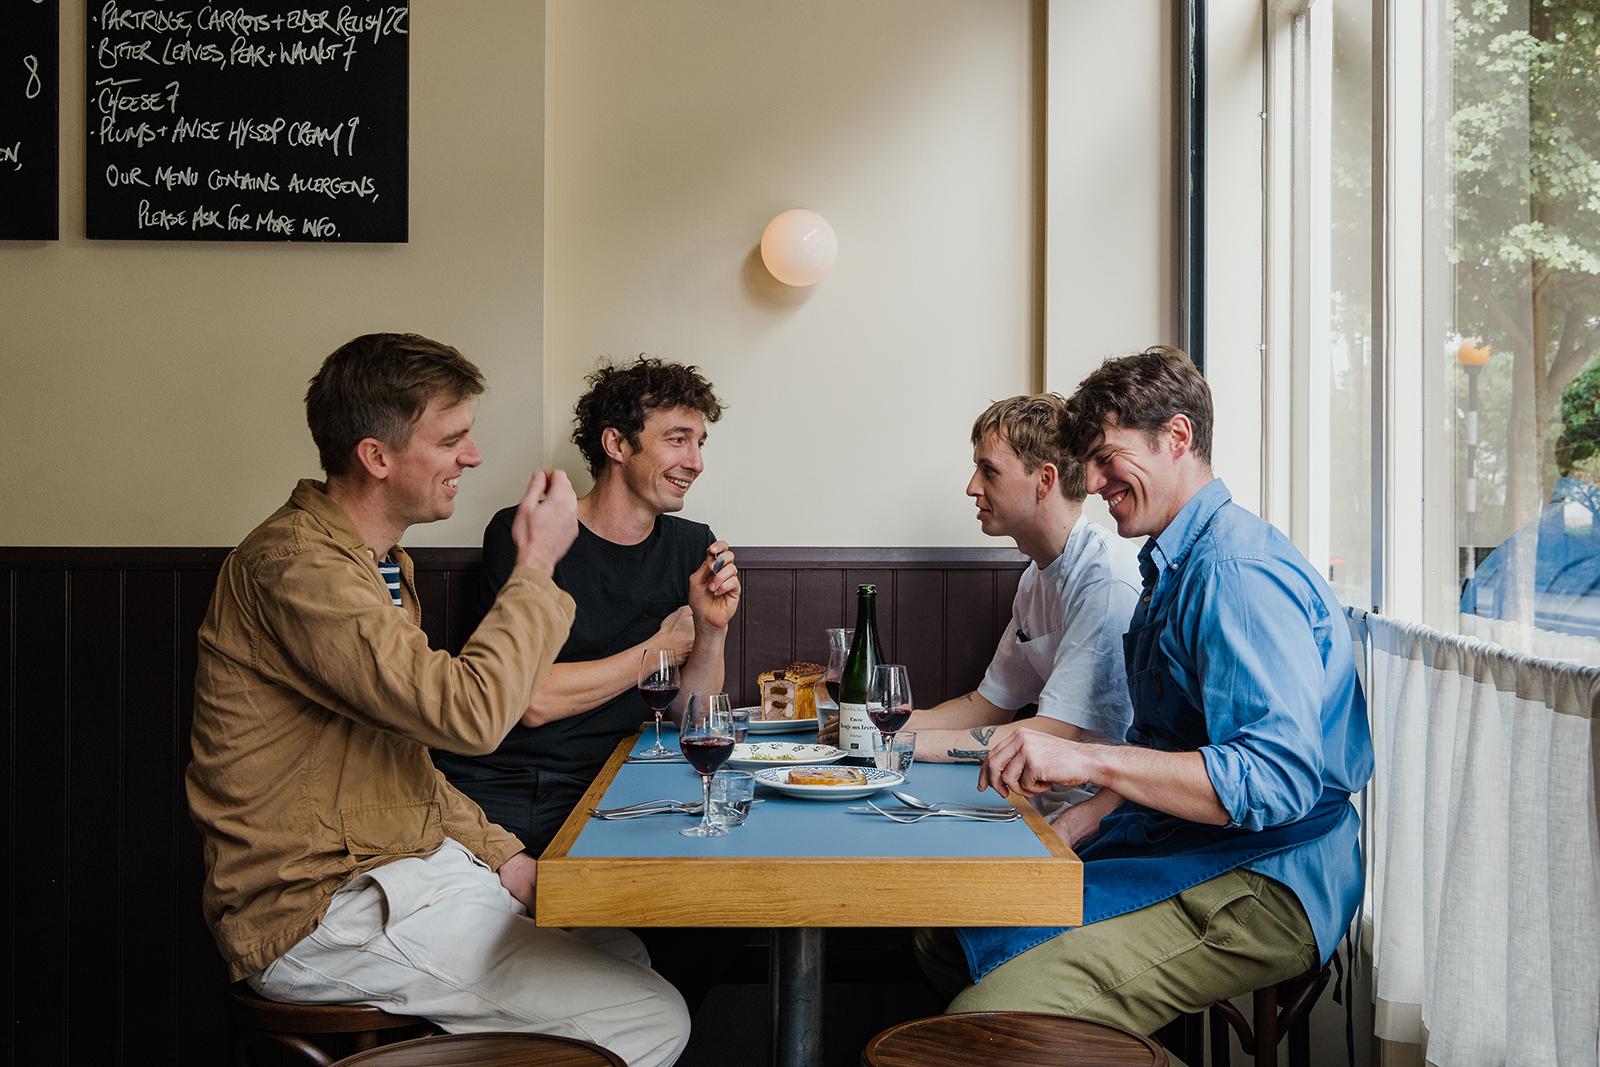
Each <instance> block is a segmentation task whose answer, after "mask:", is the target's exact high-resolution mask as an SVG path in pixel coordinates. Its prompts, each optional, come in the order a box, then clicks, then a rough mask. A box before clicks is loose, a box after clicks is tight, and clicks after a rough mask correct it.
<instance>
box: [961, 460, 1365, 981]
mask: <svg viewBox="0 0 1600 1067" xmlns="http://www.w3.org/2000/svg"><path fill="white" fill-rule="evenodd" d="M1140 567H1141V570H1142V572H1143V577H1144V590H1143V593H1142V595H1141V596H1140V601H1139V606H1138V608H1137V610H1136V611H1135V613H1134V616H1133V621H1132V622H1131V623H1130V627H1129V632H1128V635H1127V637H1126V639H1125V653H1126V656H1125V658H1126V662H1127V669H1128V686H1129V690H1130V692H1131V695H1132V698H1133V715H1134V718H1133V726H1132V727H1131V728H1130V730H1129V731H1128V741H1129V743H1130V744H1136V745H1143V746H1146V747H1149V748H1155V749H1161V750H1164V751H1170V752H1193V751H1198V752H1200V754H1201V756H1202V758H1203V759H1204V760H1205V767H1206V773H1207V774H1208V775H1209V777H1210V779H1211V784H1212V786H1213V787H1214V788H1215V790H1216V793H1217V799H1218V800H1219V801H1220V802H1221V804H1222V807H1223V809H1224V810H1225V811H1226V812H1227V814H1228V819H1229V822H1228V825H1227V826H1226V827H1212V826H1203V825H1201V824H1198V823H1193V822H1189V821H1188V820H1184V819H1179V818H1177V817H1176V816H1172V815H1167V814H1165V813H1162V812H1158V811H1154V810H1152V809H1150V808H1145V807H1142V806H1140V805H1137V804H1132V803H1129V804H1124V805H1123V806H1122V807H1120V808H1118V809H1117V811H1116V812H1114V813H1113V814H1112V815H1111V816H1109V817H1108V818H1107V819H1105V820H1104V821H1103V822H1102V823H1101V827H1100V832H1099V833H1098V835H1097V836H1096V837H1095V838H1093V839H1092V840H1091V841H1089V842H1088V843H1087V844H1085V845H1084V846H1083V847H1081V848H1080V849H1079V850H1078V852H1079V855H1080V856H1081V857H1082V858H1083V860H1084V919H1085V921H1086V922H1096V921H1099V920H1101V919H1107V918H1111V917H1113V916H1116V915H1121V914H1125V913H1127V912H1130V911H1134V910H1136V909H1138V908H1141V907H1144V906H1146V905H1149V904H1152V903H1155V902H1157V901H1160V900H1165V899H1167V898H1169V897H1171V896H1174V895H1176V894H1178V893H1181V892H1182V891H1183V890H1185V889H1187V888H1189V887H1190V886H1193V885H1197V884H1199V883H1200V882H1202V881H1205V880H1207V879H1209V878H1213V877H1216V876H1217V875H1219V874H1222V873H1224V872H1226V871H1229V870H1232V869H1234V868H1237V867H1244V868H1246V869H1248V870H1253V871H1258V872H1260V873H1261V874H1264V875H1266V876H1268V877H1269V878H1273V879H1275V880H1276V881H1278V882H1281V883H1283V884H1284V885H1286V886H1287V887H1288V888H1289V889H1290V890H1292V891H1293V892H1294V894H1295V896H1296V897H1297V898H1298V899H1299V901H1300V904H1301V906H1302V907H1303V908H1304V909H1305V913H1306V917H1307V919H1309V920H1310V923H1311V929H1312V931H1313V933H1314V934H1315V936H1316V939H1317V947H1318V949H1319V950H1320V951H1321V955H1322V958H1323V959H1327V958H1328V957H1329V956H1331V955H1332V954H1333V951H1334V949H1335V948H1336V947H1337V946H1338V943H1339V938H1340V936H1341V935H1342V934H1343V932H1344V931H1345V929H1346V928H1347V927H1348V926H1349V923H1350V920H1351V918H1352V917H1353V916H1354V915H1355V911H1356V906H1357V904H1358V903H1359V902H1360V899H1361V889H1362V866H1361V854H1360V848H1359V842H1358V837H1359V820H1358V817H1357V815H1356V811H1355V809H1354V807H1352V806H1351V804H1350V794H1352V793H1354V792H1356V791H1357V790H1359V789H1361V788H1362V786H1363V785H1365V784H1366V781H1367V778H1368V777H1369V776H1370V775H1371V773H1372V742H1371V736H1370V734H1369V732H1368V728H1367V716H1366V701H1365V699H1364V698H1363V696H1362V693H1361V687H1360V684H1359V682H1358V680H1357V677H1356V669H1355V651H1354V643H1353V642H1352V641H1351V639H1350V636H1349V630H1348V628H1347V626H1346V624H1345V621H1344V613H1343V611H1342V610H1341V609H1340V607H1339V604H1338V601H1337V599H1336V598H1335V597H1334V595H1333V592H1332V590H1330V589H1329V588H1328V585H1327V583H1326V582H1325V581H1323V579H1322V577H1321V575H1319V574H1317V572H1316V571H1315V570H1314V569H1313V568H1312V566H1311V565H1310V564H1309V563H1308V562H1307V561H1306V559H1305V557H1304V556H1302V555H1301V554H1300V552H1299V551H1298V550H1297V549H1296V548H1295V547H1294V545H1293V544H1292V543H1290V541H1289V540H1288V538H1286V537H1284V536H1283V534H1281V533H1279V532H1278V530H1276V529H1275V528H1274V527H1273V526H1271V525H1270V524H1269V523H1267V522H1265V521H1263V520H1262V519H1260V518H1258V517H1256V516H1255V515H1252V514H1250V513H1249V512H1247V511H1245V510H1244V509H1243V508H1240V507H1238V506H1237V505H1235V504H1234V503H1233V498H1232V496H1231V495H1230V494H1229V492H1228V488H1227V486H1226V485H1224V484H1223V483H1222V481H1221V480H1220V479H1214V480H1213V481H1211V482H1210V483H1209V484H1208V485H1206V486H1205V488H1203V489H1201V490H1200V492H1198V493H1196V494H1195V495H1194V497H1192V498H1191V499H1190V500H1189V502H1188V503H1187V504H1185V505H1184V507H1183V509H1182V510H1181V511H1179V512H1178V515H1177V516H1176V517H1175V518H1174V519H1173V521H1172V522H1171V524H1169V525H1168V527H1167V528H1166V529H1165V530H1163V531H1162V532H1161V534H1160V535H1159V536H1157V537H1155V538H1152V539H1151V540H1150V541H1148V542H1147V543H1146V544H1145V546H1144V548H1143V550H1142V551H1141V552H1140ZM1054 933H1056V931H1051V930H1048V929H1045V928H1027V929H1019V930H1010V931H1001V930H995V929H993V928H989V929H974V930H963V931H961V935H962V941H963V944H964V945H965V947H966V950H967V956H968V961H969V963H970V964H971V966H972V972H973V976H974V978H975V979H976V978H981V977H982V975H983V974H985V973H987V972H988V971H989V970H992V969H993V968H994V967H996V966H998V965H999V964H1000V963H1003V962H1005V960H1007V959H1009V958H1011V957H1012V956H1015V955H1017V954H1019V953H1021V952H1023V951H1026V950H1027V949H1028V948H1030V947H1032V946H1033V945H1036V944H1039V943H1041V942H1042V941H1044V940H1047V939H1048V938H1049V937H1050V936H1054Z"/></svg>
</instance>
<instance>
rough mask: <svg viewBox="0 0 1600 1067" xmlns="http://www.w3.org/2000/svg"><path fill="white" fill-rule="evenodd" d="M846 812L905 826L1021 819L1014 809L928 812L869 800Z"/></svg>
mask: <svg viewBox="0 0 1600 1067" xmlns="http://www.w3.org/2000/svg"><path fill="white" fill-rule="evenodd" d="M846 810H848V811H852V812H860V813H863V814H864V813H866V812H868V811H873V812H876V813H877V814H879V815H882V816H883V817H884V818H885V819H888V820H889V821H890V822H898V823H907V824H910V823H918V822H921V821H922V820H923V819H933V818H939V817H943V818H947V819H966V820H968V821H970V822H1013V821H1014V820H1016V819H1018V818H1021V815H1020V814H1019V813H1018V812H1017V811H1016V810H1015V809H1013V810H1012V811H1011V812H1009V813H1006V812H1001V811H990V812H981V811H960V810H957V809H955V808H939V809H934V810H928V809H925V808H894V809H885V808H880V807H878V805H876V804H874V803H873V802H872V801H870V800H869V801H867V806H866V807H865V808H861V807H852V808H848V809H846Z"/></svg>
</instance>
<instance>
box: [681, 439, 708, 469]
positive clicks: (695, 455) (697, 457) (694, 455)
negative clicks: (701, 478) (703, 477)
mask: <svg viewBox="0 0 1600 1067" xmlns="http://www.w3.org/2000/svg"><path fill="white" fill-rule="evenodd" d="M680 466H682V467H683V468H684V469H685V470H691V471H694V472H695V473H696V474H699V473H700V472H701V471H703V470H705V469H706V459H705V456H704V454H703V453H701V451H700V446H699V445H698V444H696V443H691V444H690V445H689V455H688V458H686V459H685V460H684V461H683V463H681V464H680Z"/></svg>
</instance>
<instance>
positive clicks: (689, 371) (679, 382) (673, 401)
mask: <svg viewBox="0 0 1600 1067" xmlns="http://www.w3.org/2000/svg"><path fill="white" fill-rule="evenodd" d="M584 381H585V382H587V383H588V385H589V391H588V392H586V393H584V394H583V395H582V396H581V397H579V398H578V404H577V406H576V407H575V408H574V409H573V412H572V443H573V444H575V445H577V446H578V451H579V452H582V453H583V461H584V463H585V464H587V465H588V467H589V473H590V474H592V475H594V476H595V477H596V478H598V477H600V472H601V471H603V470H605V469H606V450H605V448H604V447H603V446H602V445H601V443H600V435H601V433H602V432H603V431H604V430H605V429H606V427H608V426H610V427H613V428H615V429H616V431H617V432H618V433H620V434H622V436H623V437H624V438H625V439H626V440H627V442H628V444H629V445H631V446H633V447H634V448H638V447H639V431H641V430H643V429H644V422H645V419H646V418H648V417H649V415H650V412H652V411H656V410H658V409H661V408H677V407H684V408H693V409H694V410H696V411H698V412H699V413H700V414H701V415H703V416H705V420H706V421H707V422H716V421H717V420H718V419H720V418H722V401H720V400H718V399H717V394H716V393H715V392H714V391H713V390H712V388H711V383H710V382H708V381H706V380H705V378H703V377H701V375H700V368H698V367H686V366H684V365H683V364H682V363H667V362H664V361H662V360H659V359H651V358H650V357H649V356H645V355H642V354H641V355H640V356H639V357H638V358H637V359H636V360H634V361H633V362H632V363H628V364H624V365H622V366H618V365H616V364H613V363H602V364H601V365H600V366H599V367H598V368H596V370H595V371H594V373H593V374H590V375H589V376H588V377H587V378H585V379H584Z"/></svg>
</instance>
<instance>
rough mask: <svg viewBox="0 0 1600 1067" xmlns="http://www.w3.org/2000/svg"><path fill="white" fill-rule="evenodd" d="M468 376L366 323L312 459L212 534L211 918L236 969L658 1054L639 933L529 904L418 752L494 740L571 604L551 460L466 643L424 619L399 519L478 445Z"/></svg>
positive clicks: (339, 377)
mask: <svg viewBox="0 0 1600 1067" xmlns="http://www.w3.org/2000/svg"><path fill="white" fill-rule="evenodd" d="M482 391H483V378H482V376H481V374H480V373H479V372H478V370H477V368H476V367H474V366H473V365H472V364H471V363H469V362H468V361H467V360H466V359H465V358H463V357H462V356H461V354H460V353H459V352H457V351H456V350H455V349H453V348H450V347H449V346H447V345H441V344H439V343H437V342H435V341H430V340H428V339H427V338H424V337H418V336H416V335H413V334H369V335H367V336H364V337H358V338H356V339H355V340H353V341H351V342H349V343H348V344H346V345H344V346H343V347H341V348H340V349H339V350H338V351H336V352H334V353H333V355H331V356H329V357H328V359H327V360H326V361H325V362H324V363H323V365H322V368H321V369H320V370H319V371H318V372H317V374H316V376H315V377H314V378H313V379H312V380H311V387H310V389H309V390H308V391H307V393H306V418H307V422H308V423H309V424H310V427H311V434H312V437H313V438H314V439H315V441H316V444H317V448H318V451H319V453H320V456H321V461H322V466H323V468H324V470H325V471H326V472H327V480H326V481H325V482H321V483H318V482H313V481H309V480H308V481H302V482H301V483H300V484H299V485H298V486H296V487H295V490H294V492H293V494H292V495H291V496H290V498H289V501H288V502H287V503H286V504H284V505H283V507H281V508H279V509H278V511H277V512H275V513H274V514H273V515H272V516H271V517H270V518H268V519H267V520H266V521H265V522H263V523H262V524H261V525H260V526H258V527H257V528H256V529H255V530H254V531H253V532H252V533H251V534H250V535H249V536H248V537H247V538H245V540H244V542H243V543H241V544H240V545H239V547H238V548H237V549H235V550H234V551H233V552H232V553H231V554H230V555H229V557H228V559H227V561H226V562H225V563H224V564H223V567H222V572H221V574H220V575H219V577H218V581H217V588H216V593H215V594H214V595H213V597H212V600H211V607H210V610H209V611H208V612H207V614H206V619H205V622H204V624H203V625H202V627H201V629H200V650H199V667H198V671H197V675H196V679H195V715H194V727H193V733H192V741H193V746H194V760H193V762H192V763H191V764H190V766H189V771H188V780H187V785H188V793H189V806H190V811H191V813H192V815H193V817H194V820H195V823H196V824H197V825H198V826H199V828H200V832H201V836H202V838H203V839H204V844H205V856H206V885H205V894H204V905H205V912H206V920H207V922H208V924H209V925H210V927H211V930H212V933H213V935H214V936H215V937H216V940H217V945H218V947H219V948H220V949H221V951H222V955H223V957H224V959H225V960H226V961H227V963H228V967H229V972H230V975H231V976H232V977H233V978H234V979H246V980H248V981H249V983H250V985H251V986H252V987H253V988H254V989H256V991H257V992H259V993H260V994H262V995H263V996H266V997H269V998H271V999H274V1000H283V1001H289V1002H295V1003H331V1002H342V1003H367V1004H374V1005H377V1006H379V1007H382V1008H384V1009H386V1010H388V1011H392V1012H396V1013H400V1014H406V1015H417V1016H421V1017H423V1018H427V1019H430V1020H432V1021H434V1022H435V1023H437V1024H438V1025H439V1026H441V1027H442V1028H444V1029H445V1030H448V1031H455V1032H462V1031H478V1030H521V1031H531V1032H539V1033H551V1034H559V1035H563V1036H571V1037H579V1038H583V1039H585V1040H589V1041H594V1042H596V1043H597V1044H600V1045H604V1046H606V1047H607V1048H610V1049H612V1050H613V1051H615V1052H617V1053H618V1054H620V1055H622V1056H623V1057H624V1058H626V1059H627V1061H628V1062H629V1063H630V1064H633V1065H634V1067H642V1065H651V1064H670V1063H672V1062H673V1061H674V1060H675V1059H676V1058H677V1055H678V1053H679V1052H681V1051H682V1049H683V1046H684V1044H685V1043H686V1042H687V1040H688V1032H689V1021H688V1015H687V1012H686V1011H685V1010H684V1007H683V1002H682V1000H681V999H680V998H679V996H678V994H677V992H676V991H675V990H673V988H672V987H671V986H670V985H669V984H668V983H667V982H665V981H664V980H663V979H662V978H660V976H658V975H657V974H655V972H653V971H652V970H650V968H649V960H648V957H647V956H646V955H645V953H644V950H643V947H642V946H641V945H640V944H639V942H638V940H637V939H636V938H634V937H633V936H632V935H631V934H628V933H627V932H625V931H579V932H568V931H561V930H550V929H541V928H539V927H536V926H535V925H534V923H533V920H532V919H531V918H530V914H531V912H532V910H533V906H534V895H533V886H534V877H535V864H536V861H535V860H534V859H533V858H532V857H531V856H528V855H526V854H524V853H522V851H521V848H522V843H521V842H520V841H518V840H517V838H516V837H514V836H513V835H511V834H509V833H507V832H506V831H504V830H503V829H501V828H500V827H498V826H496V825H494V824H492V823H490V822H489V821H488V820H487V819H485V818H484V815H483V813H482V812H481V811H480V810H479V809H478V808H477V807H476V806H475V805H474V804H473V803H472V802H471V801H469V800H467V799H466V798H465V797H464V796H462V795H461V794H460V793H459V792H457V791H456V790H455V788H454V787H452V786H451V785H450V784H449V783H447V782H446V781H445V780H444V778H443V777H442V776H440V774H439V773H438V772H437V771H436V770H435V769H434V767H433V764H432V762H431V761H430V759H429V756H428V749H429V747H430V746H431V747H434V748H440V749H445V750H448V751H453V752H462V753H485V752H490V751H493V750H494V748H495V747H496V746H497V745H498V744H499V743H500V740H501V738H503V737H504V736H505V734H506V732H507V731H508V730H509V729H510V728H511V726H512V724H513V723H515V722H516V721H517V719H518V717H519V716H520V715H521V714H522V711H523V709H524V708H526V707H527V706H528V703H529V700H530V699H531V697H532V694H533V692H534V690H535V689H536V688H537V687H538V686H539V684H540V683H541V681H542V680H543V679H544V677H545V676H546V674H547V673H548V672H549V669H550V664H551V661H552V660H553V658H554V657H555V654H556V652H557V650H558V649H560V647H561V645H562V642H563V641H565V639H566V636H567V632H568V630H569V628H570V627H571V624H572V616H573V603H572V599H571V598H570V597H569V596H567V594H565V593H563V592H562V591H561V590H560V589H558V588H557V587H556V586H555V584H554V583H553V582H552V581H551V573H552V571H553V569H554V567H555V564H556V561H557V560H559V559H560V558H561V556H562V555H563V554H564V553H565V552H566V550H567V547H568V546H569V545H570V544H571V543H572V540H573V537H574V536H575V535H576V502H575V498H574V496H573V492H572V487H571V485H570V484H569V483H568V481H567V479H566V476H565V475H564V474H562V473H561V472H559V471H555V472H539V473H536V474H535V475H534V476H533V479H532V481H531V482H530V483H529V486H528V491H527V493H526V494H525V495H524V497H523V499H522V501H521V503H520V504H519V505H518V509H517V514H516V518H515V520H514V525H513V535H514V540H515V543H516V549H517V558H516V566H515V568H514V570H513V573H512V575H511V578H510V580H508V581H507V582H506V584H505V586H504V588H502V589H501V591H500V595H499V597H498V598H497V599H496V601H495V603H494V605H493V607H492V608H491V609H490V611H489V613H488V615H487V616H486V617H485V618H484V620H483V622H482V624H481V625H480V626H479V627H478V629H477V630H476V631H475V632H474V633H473V635H472V637H471V638H470V639H469V640H468V641H467V643H466V645H465V647H464V648H463V649H462V650H461V654H460V655H459V656H450V655H449V654H447V653H445V652H441V651H435V650H433V649H430V648H429V647H428V643H427V638H426V637H425V635H424V634H423V632H422V630H421V628H420V626H419V622H420V620H421V610H420V608H419V606H418V603H417V595H416V586H415V584H414V583H413V581H412V569H411V561H410V559H409V557H408V556H407V555H406V553H405V552H404V550H402V549H401V548H400V547H399V544H398V542H399V540H400V538H401V536H402V534H403V533H404V532H405V530H406V529H407V527H409V526H411V525H412V524H414V523H421V522H433V521H436V520H438V519H444V518H448V517H449V516H450V514H451V513H452V512H453V511H454V509H455V496H456V493H457V491H458V488H459V482H460V478H461V475H462V473H463V472H464V471H466V470H467V469H468V468H471V467H476V466H477V465H478V464H479V463H480V462H481V457H480V456H479V455H478V451H477V446H476V445H475V444H474V442H473V439H472V433H471V431H472V422H473V414H474V405H475V398H476V397H477V395H478V394H479V393H481V392H482ZM497 875H498V876H497Z"/></svg>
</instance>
